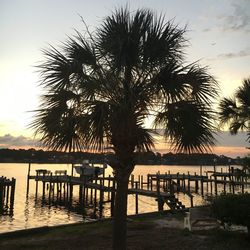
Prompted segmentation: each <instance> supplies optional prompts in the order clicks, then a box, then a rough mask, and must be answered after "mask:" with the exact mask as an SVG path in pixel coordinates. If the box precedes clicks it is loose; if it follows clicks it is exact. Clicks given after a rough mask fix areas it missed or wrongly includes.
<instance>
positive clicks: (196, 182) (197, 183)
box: [194, 172, 199, 193]
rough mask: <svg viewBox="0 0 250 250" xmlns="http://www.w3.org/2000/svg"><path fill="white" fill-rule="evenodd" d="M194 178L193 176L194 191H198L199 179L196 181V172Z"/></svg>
mask: <svg viewBox="0 0 250 250" xmlns="http://www.w3.org/2000/svg"><path fill="white" fill-rule="evenodd" d="M194 178H195V181H194V183H195V193H198V189H199V181H198V179H197V174H196V172H195V173H194Z"/></svg>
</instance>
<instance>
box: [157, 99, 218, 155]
mask: <svg viewBox="0 0 250 250" xmlns="http://www.w3.org/2000/svg"><path fill="white" fill-rule="evenodd" d="M213 118H214V117H213V114H212V113H211V111H210V110H209V109H207V108H206V107H205V106H204V105H201V104H198V103H195V102H192V101H181V102H176V103H172V104H168V105H167V106H166V108H165V110H164V111H163V112H161V113H159V114H158V115H157V117H156V119H155V125H156V126H159V125H160V126H162V127H164V128H165V138H166V139H168V138H169V139H170V141H171V144H172V146H173V148H174V149H175V150H176V151H182V152H188V153H191V152H207V151H209V150H211V147H212V146H214V142H215V138H214V135H213V131H215V126H214V124H213V123H212V121H213Z"/></svg>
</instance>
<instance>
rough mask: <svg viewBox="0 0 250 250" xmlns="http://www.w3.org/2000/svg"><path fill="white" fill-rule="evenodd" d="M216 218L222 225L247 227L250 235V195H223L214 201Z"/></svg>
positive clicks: (213, 209)
mask: <svg viewBox="0 0 250 250" xmlns="http://www.w3.org/2000/svg"><path fill="white" fill-rule="evenodd" d="M212 211H213V214H214V216H215V217H216V218H217V219H219V220H220V221H221V222H222V223H234V224H237V225H243V226H247V229H248V233H249V234H250V194H249V193H245V194H221V195H220V196H217V197H216V198H214V199H213V201H212Z"/></svg>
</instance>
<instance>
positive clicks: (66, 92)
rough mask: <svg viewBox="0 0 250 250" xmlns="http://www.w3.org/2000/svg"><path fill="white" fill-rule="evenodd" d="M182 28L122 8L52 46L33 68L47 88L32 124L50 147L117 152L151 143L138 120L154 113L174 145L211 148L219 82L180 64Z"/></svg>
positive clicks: (195, 65) (202, 69)
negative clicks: (108, 148) (213, 106)
mask: <svg viewBox="0 0 250 250" xmlns="http://www.w3.org/2000/svg"><path fill="white" fill-rule="evenodd" d="M184 33H185V28H184V29H181V28H179V27H178V26H176V25H174V24H173V22H172V21H168V22H166V21H165V18H164V16H159V17H156V16H155V15H154V14H153V13H152V12H151V11H149V10H144V9H142V10H138V11H136V12H135V13H133V14H131V13H130V12H129V10H128V9H126V8H125V9H118V10H116V11H115V12H114V13H113V14H112V15H111V16H109V17H107V18H106V19H104V21H103V23H102V25H101V26H100V28H99V29H97V30H96V32H95V33H92V34H90V32H88V30H87V31H86V32H85V33H84V34H81V33H79V32H76V35H75V36H73V37H69V38H68V39H67V41H66V42H65V43H63V44H62V46H61V48H60V50H59V49H56V48H54V47H53V46H50V47H49V48H48V49H47V50H44V51H43V53H44V56H45V62H44V63H42V64H41V65H39V66H38V67H39V69H40V73H41V78H42V81H41V84H42V86H43V87H44V89H45V90H46V93H45V95H44V96H43V97H42V101H41V108H40V109H39V110H37V111H36V116H35V120H34V122H33V123H32V124H31V125H32V127H33V128H35V129H36V132H37V133H39V134H41V138H42V141H43V142H44V143H45V145H47V146H49V147H50V148H53V149H65V150H75V149H82V148H88V149H93V150H102V149H103V148H104V147H106V146H110V145H112V146H113V148H114V151H115V153H116V154H117V155H119V156H120V157H121V154H122V153H121V152H123V154H127V155H129V154H133V153H134V152H135V151H143V150H150V148H152V147H153V145H154V141H153V137H152V133H151V132H152V131H150V130H148V129H147V128H145V125H144V122H145V119H148V117H151V116H154V117H155V125H156V127H157V126H160V128H164V129H165V136H166V138H168V139H169V138H170V141H171V142H172V144H173V146H174V148H175V149H176V150H178V151H186V152H196V151H199V152H204V151H206V150H209V148H210V146H213V144H214V138H213V135H212V131H213V130H214V125H213V123H212V120H213V118H214V117H213V113H212V111H211V104H212V100H213V99H214V98H215V97H216V95H217V92H218V89H217V88H218V86H217V83H216V81H215V80H214V78H213V77H212V76H211V75H209V74H208V73H207V68H206V67H201V66H199V65H198V63H192V64H189V65H185V62H184V53H183V48H184V47H185V46H186V40H185V38H184ZM161 126H163V127H161Z"/></svg>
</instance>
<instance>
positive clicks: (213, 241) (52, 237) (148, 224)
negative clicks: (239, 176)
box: [0, 213, 250, 250]
mask: <svg viewBox="0 0 250 250" xmlns="http://www.w3.org/2000/svg"><path fill="white" fill-rule="evenodd" d="M156 220H158V221H159V220H176V221H177V223H179V224H180V223H182V222H183V216H182V215H181V214H171V215H166V214H159V213H158V214H151V215H147V216H138V217H131V218H129V219H128V235H127V242H128V249H131V250H135V249H136V250H149V249H157V250H158V249H159V250H161V249H177V250H178V249H182V250H185V249H199V250H203V249H209V250H210V249H215V250H234V249H235V250H236V249H237V250H239V249H242V250H244V249H250V241H249V240H248V238H247V234H245V233H239V232H227V231H224V230H222V229H216V230H199V231H194V232H189V231H187V230H184V229H182V228H169V227H159V225H157V224H156V223H155V221H156ZM111 245H112V221H111V220H103V221H99V222H94V223H88V224H86V223H85V224H83V223H82V224H72V225H66V226H58V227H52V228H43V229H41V230H26V231H22V232H21V233H14V234H7V235H1V236H0V249H6V250H9V249H18V250H22V249H32V250H33V249H39V250H40V249H55V250H57V249H58V250H59V249H86V250H96V249H98V250H99V249H100V250H101V249H105V250H108V249H111Z"/></svg>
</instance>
